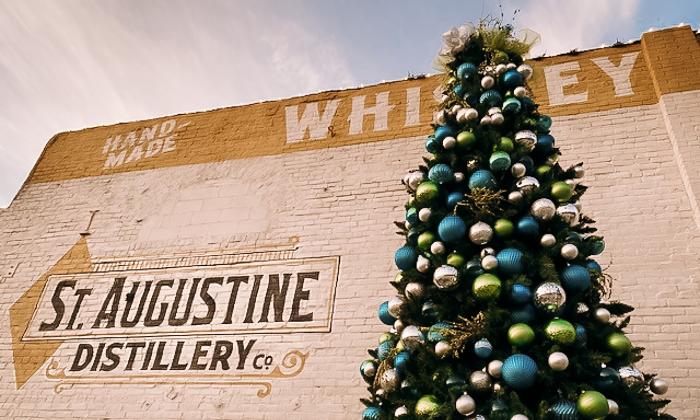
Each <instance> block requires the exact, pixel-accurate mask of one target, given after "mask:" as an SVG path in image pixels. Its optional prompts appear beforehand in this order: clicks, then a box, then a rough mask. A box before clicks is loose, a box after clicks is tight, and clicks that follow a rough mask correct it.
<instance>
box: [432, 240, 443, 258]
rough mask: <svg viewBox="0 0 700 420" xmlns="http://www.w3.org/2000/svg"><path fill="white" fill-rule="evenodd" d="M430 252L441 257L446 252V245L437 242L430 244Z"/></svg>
mask: <svg viewBox="0 0 700 420" xmlns="http://www.w3.org/2000/svg"><path fill="white" fill-rule="evenodd" d="M430 252H431V253H432V254H433V255H440V254H442V253H444V252H445V244H443V243H442V242H440V241H435V242H433V243H432V244H430Z"/></svg>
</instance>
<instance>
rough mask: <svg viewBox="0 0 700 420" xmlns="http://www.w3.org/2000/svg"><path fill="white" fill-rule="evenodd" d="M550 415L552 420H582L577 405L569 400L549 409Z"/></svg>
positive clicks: (558, 402)
mask: <svg viewBox="0 0 700 420" xmlns="http://www.w3.org/2000/svg"><path fill="white" fill-rule="evenodd" d="M549 415H550V417H549V418H551V419H552V420H580V417H579V415H578V409H577V408H576V403H575V402H573V401H569V400H560V401H557V402H555V403H554V404H552V406H551V407H549Z"/></svg>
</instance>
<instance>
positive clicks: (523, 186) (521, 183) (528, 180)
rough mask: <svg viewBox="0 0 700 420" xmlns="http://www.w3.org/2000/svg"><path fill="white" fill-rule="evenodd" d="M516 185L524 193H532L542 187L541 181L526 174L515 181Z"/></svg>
mask: <svg viewBox="0 0 700 420" xmlns="http://www.w3.org/2000/svg"><path fill="white" fill-rule="evenodd" d="M515 186H516V187H517V188H518V189H519V190H520V191H521V192H522V193H523V194H530V193H532V192H533V191H535V190H536V189H537V188H539V187H540V181H538V180H537V178H535V177H532V176H524V177H522V178H520V179H518V181H517V182H516V183H515Z"/></svg>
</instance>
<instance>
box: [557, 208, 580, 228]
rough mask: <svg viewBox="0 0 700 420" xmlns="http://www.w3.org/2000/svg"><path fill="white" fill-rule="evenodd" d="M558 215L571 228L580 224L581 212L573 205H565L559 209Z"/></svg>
mask: <svg viewBox="0 0 700 420" xmlns="http://www.w3.org/2000/svg"><path fill="white" fill-rule="evenodd" d="M557 214H558V215H559V217H560V218H561V219H562V220H563V221H564V222H565V223H568V224H569V225H570V226H573V225H575V224H576V223H578V217H579V211H578V209H577V208H576V206H575V205H573V204H564V205H563V206H559V207H557Z"/></svg>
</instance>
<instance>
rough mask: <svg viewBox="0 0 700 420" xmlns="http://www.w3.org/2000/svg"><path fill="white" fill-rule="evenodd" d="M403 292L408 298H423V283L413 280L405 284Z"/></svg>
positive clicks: (414, 299) (413, 299)
mask: <svg viewBox="0 0 700 420" xmlns="http://www.w3.org/2000/svg"><path fill="white" fill-rule="evenodd" d="M403 292H404V295H405V296H406V298H407V299H409V300H412V301H416V300H420V299H422V298H423V296H425V286H424V285H423V283H419V282H415V281H413V282H410V283H408V284H406V288H405V289H404V291H403Z"/></svg>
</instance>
